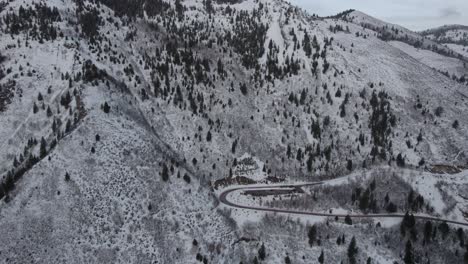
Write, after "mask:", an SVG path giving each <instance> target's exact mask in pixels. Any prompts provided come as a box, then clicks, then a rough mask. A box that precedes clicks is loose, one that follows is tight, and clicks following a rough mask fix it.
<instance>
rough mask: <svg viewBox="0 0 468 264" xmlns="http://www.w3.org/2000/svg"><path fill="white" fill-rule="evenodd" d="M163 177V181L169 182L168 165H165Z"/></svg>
mask: <svg viewBox="0 0 468 264" xmlns="http://www.w3.org/2000/svg"><path fill="white" fill-rule="evenodd" d="M161 177H162V179H163V181H165V182H166V181H168V180H169V169H168V168H167V166H166V164H163V170H162V173H161Z"/></svg>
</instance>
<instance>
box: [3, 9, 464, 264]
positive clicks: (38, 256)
mask: <svg viewBox="0 0 468 264" xmlns="http://www.w3.org/2000/svg"><path fill="white" fill-rule="evenodd" d="M2 3H3V5H4V8H1V9H0V10H2V11H1V13H0V17H1V19H2V20H1V21H2V23H1V24H0V25H1V30H2V32H3V34H1V35H0V39H1V41H0V43H1V44H0V48H1V49H0V50H1V55H2V57H5V59H4V60H2V62H1V66H0V69H1V73H2V74H0V76H1V78H0V79H1V80H0V85H1V93H0V94H6V95H7V97H0V98H2V99H1V101H0V106H2V105H4V108H0V109H1V112H0V120H1V121H0V122H1V124H2V126H1V128H0V139H1V142H0V146H1V147H0V173H1V175H2V176H3V184H2V186H1V187H2V188H1V196H2V198H3V200H2V203H1V205H0V208H1V209H0V233H1V236H2V237H5V238H6V239H7V240H8V241H9V242H8V243H2V244H1V245H0V252H1V253H2V257H4V258H5V259H7V262H13V263H15V262H25V261H28V262H29V261H31V262H42V263H57V262H67V263H68V262H74V263H82V262H91V263H106V262H108V263H140V262H142V263H149V262H155V261H159V262H160V263H192V262H194V261H196V260H198V261H205V260H206V262H210V263H238V262H239V261H250V260H252V259H253V256H254V255H256V254H257V252H256V251H257V248H258V247H260V241H261V239H263V238H264V239H265V240H264V241H265V242H267V243H269V244H268V250H269V251H271V252H276V253H274V254H273V253H272V254H271V255H270V257H271V259H270V261H272V262H280V261H281V260H282V259H283V258H284V253H285V252H284V251H285V250H286V251H288V252H289V253H290V256H291V258H293V259H296V260H297V261H306V260H301V254H305V253H304V252H306V251H307V249H308V248H307V242H305V241H306V240H305V239H306V238H303V239H302V240H300V241H297V243H295V242H294V240H297V237H298V236H292V235H291V236H290V237H289V238H288V237H287V238H285V240H284V241H289V242H288V243H286V244H287V247H286V248H284V247H283V245H281V243H280V242H278V241H277V240H278V239H277V238H275V237H274V235H275V234H272V236H270V235H265V234H264V233H267V232H268V230H269V228H270V227H271V228H272V229H277V228H278V227H277V226H276V225H277V224H275V223H274V221H272V222H273V223H272V222H266V223H265V222H254V223H252V225H253V226H255V227H256V228H258V230H259V232H260V234H259V235H258V236H257V238H258V239H259V240H252V241H253V242H248V240H246V237H247V238H248V237H249V234H250V233H249V232H248V230H249V227H247V228H244V227H243V226H239V225H237V223H236V222H235V221H234V220H233V219H235V217H231V216H230V215H231V214H232V213H233V212H231V211H229V209H220V208H218V207H217V206H218V202H217V199H216V197H215V195H214V192H213V190H212V188H214V186H215V184H214V182H215V181H217V180H221V182H223V180H224V182H231V180H232V179H233V178H235V177H237V176H245V177H246V178H247V180H246V179H244V180H245V181H249V180H248V179H249V177H250V181H259V182H260V181H261V182H269V181H274V180H278V179H279V178H281V179H285V180H290V181H292V180H317V179H320V178H325V177H326V178H332V177H335V176H338V175H344V174H347V173H349V172H350V171H353V170H355V169H357V168H361V167H365V168H368V169H369V170H371V171H372V170H373V169H374V168H378V167H379V166H380V165H382V164H390V165H391V166H403V165H405V166H408V167H410V168H413V169H420V170H423V169H427V170H429V169H431V168H432V166H433V165H435V164H446V165H454V166H460V167H462V166H465V165H466V164H467V162H468V160H467V156H466V153H465V152H464V151H465V150H466V149H467V144H468V143H467V142H468V141H467V135H468V133H467V132H466V129H467V127H466V124H467V123H468V120H467V118H468V117H467V116H466V115H465V114H464V112H465V110H466V108H467V104H466V101H465V100H466V99H467V98H466V97H467V94H466V85H464V84H463V83H461V82H458V81H455V80H453V79H452V78H448V77H446V76H445V75H443V74H441V73H439V72H438V71H437V70H434V69H432V67H436V66H438V65H435V66H433V65H431V63H432V62H433V61H434V59H432V58H431V57H430V56H432V53H431V54H427V56H426V55H424V56H421V57H420V58H419V57H416V55H413V54H408V53H411V52H412V51H411V52H410V51H407V52H403V51H402V50H403V49H404V48H402V47H398V46H397V47H396V46H395V45H394V44H395V43H389V42H386V41H383V40H382V39H380V38H379V37H378V36H377V35H376V34H374V32H373V31H371V30H369V29H366V28H363V27H362V26H361V25H359V24H358V23H357V24H356V23H350V22H346V21H345V20H341V19H319V18H316V17H310V16H309V15H307V14H306V13H304V12H302V11H300V10H299V9H297V8H295V7H292V6H290V5H289V4H287V3H285V2H282V1H266V0H261V1H255V0H245V1H213V2H211V1H201V0H190V1H189V0H186V1H159V0H154V1H150V0H148V1H123V0H121V1H107V0H100V1H81V0H65V1H34V0H15V1H8V2H2ZM3 5H2V6H3ZM330 28H332V29H333V30H330ZM424 54H426V53H424ZM409 55H411V56H409ZM438 58H439V57H438ZM452 59H453V58H451V57H450V58H447V59H446V60H444V59H440V60H441V61H444V63H441V66H440V67H448V65H449V62H450V60H452ZM445 61H448V62H447V63H446V62H445ZM449 66H450V67H453V65H449ZM436 68H437V67H436ZM457 69H458V68H457ZM455 124H457V125H455ZM248 157H253V159H252V160H253V162H254V163H255V165H256V166H254V167H255V168H256V169H255V173H254V174H253V175H252V174H250V173H249V172H248V171H247V172H246V173H243V172H242V170H241V169H239V168H244V167H247V168H249V166H252V164H250V163H251V162H252V160H250V159H248ZM232 182H234V181H233V180H232ZM234 213H235V212H234ZM265 217H271V216H265ZM260 219H262V218H260ZM259 221H262V220H259ZM284 221H285V222H289V221H290V220H284ZM305 226H307V224H306V225H305ZM292 228H293V229H294V227H292ZM296 228H297V230H296V231H294V230H293V231H291V230H286V231H284V230H283V231H281V232H284V233H289V234H294V233H295V232H301V233H304V230H305V229H306V227H304V226H303V224H301V225H299V224H298V226H297V227H296ZM335 228H336V229H337V230H340V231H339V232H345V230H346V229H347V227H346V226H343V225H342V224H338V225H337V226H335V227H331V229H332V231H330V233H331V234H333V233H334V232H335V233H336V231H334V229H335ZM358 228H362V229H365V227H364V225H363V226H361V227H358ZM358 230H359V229H358ZM289 231H291V232H289ZM327 232H328V231H327ZM389 232H390V231H389ZM392 232H393V231H392ZM353 234H354V235H356V236H358V240H359V241H363V239H364V237H363V236H360V235H358V232H353ZM279 235H280V234H279ZM283 236H287V235H283ZM303 236H305V234H303ZM254 238H255V237H254ZM255 239H256V238H255ZM194 240H196V241H194ZM243 241H247V242H243ZM279 241H281V240H279ZM252 243H254V244H252ZM376 250H382V251H384V253H382V255H380V257H382V256H385V257H386V258H388V259H394V258H398V253H397V252H396V250H395V251H392V250H388V249H385V247H384V246H382V247H380V248H376ZM315 251H317V250H314V251H313V254H312V253H307V257H308V259H309V260H310V259H311V258H315V259H316V256H315V254H318V253H319V252H318V251H317V252H315ZM341 251H343V252H344V250H341ZM341 251H340V252H341ZM374 251H375V250H373V249H370V250H367V251H366V252H368V253H366V254H368V255H372V256H374V255H376V254H377V255H379V254H378V253H376V252H374ZM329 253H332V252H329ZM363 256H364V255H363ZM331 258H333V259H335V260H339V259H340V258H341V256H340V255H339V254H336V255H334V256H332V257H331Z"/></svg>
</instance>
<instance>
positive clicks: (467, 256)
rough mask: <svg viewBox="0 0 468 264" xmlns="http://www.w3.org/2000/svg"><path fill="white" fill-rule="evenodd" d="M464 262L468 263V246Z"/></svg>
mask: <svg viewBox="0 0 468 264" xmlns="http://www.w3.org/2000/svg"><path fill="white" fill-rule="evenodd" d="M463 261H464V264H468V247H466V251H465V255H464V256H463Z"/></svg>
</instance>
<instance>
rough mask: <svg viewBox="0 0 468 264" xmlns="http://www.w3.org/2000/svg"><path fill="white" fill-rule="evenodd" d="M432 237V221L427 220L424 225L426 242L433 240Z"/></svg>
mask: <svg viewBox="0 0 468 264" xmlns="http://www.w3.org/2000/svg"><path fill="white" fill-rule="evenodd" d="M431 237H432V222H431V221H427V222H426V224H425V225H424V243H428V242H430V241H431Z"/></svg>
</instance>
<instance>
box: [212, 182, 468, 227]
mask: <svg viewBox="0 0 468 264" xmlns="http://www.w3.org/2000/svg"><path fill="white" fill-rule="evenodd" d="M324 183H325V182H313V183H301V184H284V185H276V184H275V185H271V186H268V185H265V186H245V187H237V188H233V189H227V190H224V191H223V192H221V194H220V195H219V201H220V202H221V203H223V204H225V205H227V206H230V207H233V208H239V209H246V210H253V211H263V212H272V213H285V214H297V215H310V216H321V217H346V216H348V214H333V213H318V212H307V211H299V210H292V209H280V208H268V207H259V206H250V205H243V204H236V203H234V202H232V201H230V200H229V199H228V197H229V194H231V193H234V192H240V191H247V190H278V189H284V188H289V189H290V188H302V187H309V186H316V185H321V184H324ZM404 216H405V214H401V213H395V214H349V217H351V218H371V219H376V218H398V219H402V218H403V217H404ZM414 217H415V218H416V219H419V220H430V221H436V222H446V223H450V224H455V225H460V226H465V227H468V222H460V221H454V220H449V219H444V218H438V217H432V216H426V215H414Z"/></svg>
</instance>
